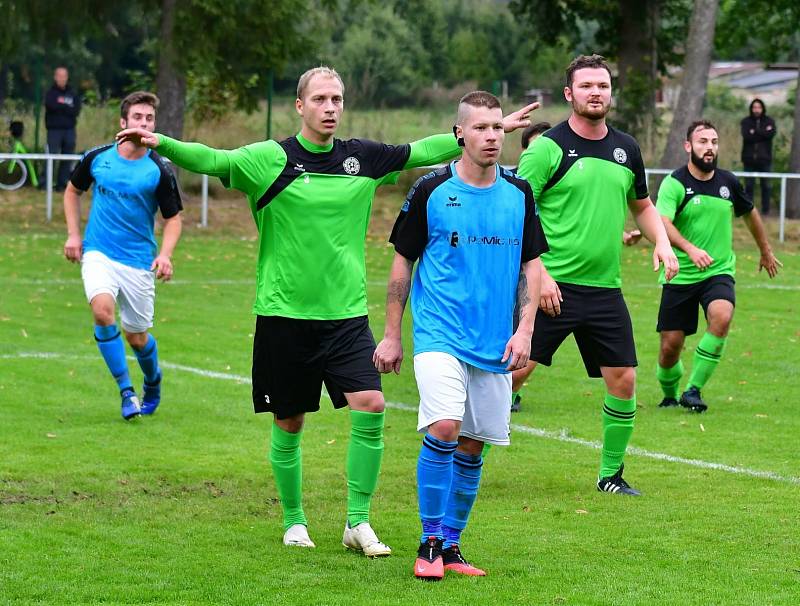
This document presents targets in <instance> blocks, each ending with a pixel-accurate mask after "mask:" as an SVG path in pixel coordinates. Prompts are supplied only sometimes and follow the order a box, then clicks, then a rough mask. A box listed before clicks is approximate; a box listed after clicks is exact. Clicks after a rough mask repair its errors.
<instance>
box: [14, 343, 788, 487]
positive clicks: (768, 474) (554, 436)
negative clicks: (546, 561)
mask: <svg viewBox="0 0 800 606" xmlns="http://www.w3.org/2000/svg"><path fill="white" fill-rule="evenodd" d="M25 358H28V359H38V360H52V359H64V360H94V359H95V357H94V356H79V355H68V354H60V353H54V352H19V353H15V354H2V355H0V359H1V360H17V359H25ZM129 359H130V360H134V359H135V358H134V357H133V356H129ZM161 366H163V367H164V368H168V369H170V370H179V371H182V372H188V373H191V374H195V375H198V376H201V377H206V378H209V379H220V380H223V381H236V382H237V383H247V384H249V383H250V377H246V376H244V375H237V374H233V373H227V372H216V371H213V370H206V369H203V368H195V367H194V366H185V365H183V364H173V363H172V362H163V361H162V362H161ZM323 395H324V396H325V397H326V398H329V396H328V394H327V393H326V392H325V391H324V390H323ZM386 406H387V407H388V408H393V409H395V410H403V411H407V412H417V407H416V406H411V405H410V404H404V403H403V402H386ZM511 429H512V430H514V431H516V432H519V433H524V434H527V435H530V436H536V437H538V438H545V439H547V440H556V441H558V442H564V443H567V444H576V445H578V446H585V447H587V448H593V449H595V450H599V449H601V448H602V447H603V445H602V444H601V443H600V442H594V441H592V440H584V439H582V438H575V437H572V436H570V435H567V433H566V432H565V431H560V432H559V431H549V430H547V429H540V428H538V427H529V426H528V425H520V424H518V423H515V424H513V425H511ZM627 453H628V454H631V455H635V456H639V457H645V458H647V459H655V460H656V461H667V462H669V463H679V464H681V465H688V466H690V467H699V468H701V469H712V470H715V471H724V472H726V473H732V474H736V475H741V476H748V477H751V478H759V479H762V480H774V481H776V482H785V483H787V484H798V485H800V478H798V477H794V476H782V475H780V474H777V473H775V472H772V471H761V470H758V469H750V468H749V467H737V466H735V465H726V464H724V463H714V462H711V461H703V460H700V459H687V458H685V457H676V456H673V455H669V454H665V453H663V452H653V451H650V450H645V449H644V448H638V447H636V446H629V447H628V450H627Z"/></svg>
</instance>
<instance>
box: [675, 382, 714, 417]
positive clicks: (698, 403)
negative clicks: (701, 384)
mask: <svg viewBox="0 0 800 606" xmlns="http://www.w3.org/2000/svg"><path fill="white" fill-rule="evenodd" d="M681 406H683V407H684V408H688V409H689V410H690V411H691V412H705V410H706V409H707V408H708V406H707V405H706V403H705V402H703V398H701V397H700V390H699V389H697V387H695V386H694V385H692V386H691V387H689V388H688V389H687V390H686V391H684V392H683V393H682V394H681Z"/></svg>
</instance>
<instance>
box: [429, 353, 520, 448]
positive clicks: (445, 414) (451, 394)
mask: <svg viewBox="0 0 800 606" xmlns="http://www.w3.org/2000/svg"><path fill="white" fill-rule="evenodd" d="M414 374H415V375H416V378H417V387H418V388H419V417H418V422H417V431H420V432H422V431H425V430H427V428H428V426H430V425H432V424H433V423H435V422H437V421H442V420H445V419H449V420H453V421H461V432H460V433H459V435H462V436H465V437H467V438H472V439H473V440H480V441H482V442H488V443H489V444H496V445H498V446H508V445H509V444H510V443H511V440H510V439H509V436H510V435H511V426H510V425H511V373H503V374H501V373H495V372H488V371H485V370H481V369H480V368H476V367H474V366H472V365H470V364H467V363H465V362H462V361H461V360H459V359H458V358H456V357H455V356H452V355H450V354H448V353H442V352H436V351H432V352H425V353H421V354H417V355H416V356H414Z"/></svg>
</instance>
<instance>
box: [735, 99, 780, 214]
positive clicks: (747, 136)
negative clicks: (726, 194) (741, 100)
mask: <svg viewBox="0 0 800 606" xmlns="http://www.w3.org/2000/svg"><path fill="white" fill-rule="evenodd" d="M775 132H776V130H775V120H773V119H772V118H770V117H769V116H768V115H767V108H766V106H765V105H764V102H763V101H762V100H761V99H753V101H752V102H751V103H750V115H749V116H747V117H746V118H743V119H742V164H744V169H745V170H746V171H750V172H762V173H768V172H769V171H770V170H772V139H773V138H774V137H775ZM760 181H761V214H763V215H768V214H769V196H770V184H769V179H765V178H764V177H761V178H760ZM744 182H745V191H746V192H747V197H748V198H750V199H751V200H752V199H753V192H754V190H755V185H756V178H755V177H747V178H745V180H744Z"/></svg>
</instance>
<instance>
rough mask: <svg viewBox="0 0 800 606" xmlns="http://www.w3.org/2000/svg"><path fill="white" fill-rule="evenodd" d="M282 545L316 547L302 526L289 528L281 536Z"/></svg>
mask: <svg viewBox="0 0 800 606" xmlns="http://www.w3.org/2000/svg"><path fill="white" fill-rule="evenodd" d="M283 544H284V545H286V546H287V547H316V545H314V541H312V540H311V537H309V536H308V528H306V527H305V525H303V524H294V525H292V526H289V528H288V530H287V531H286V532H285V533H284V534H283Z"/></svg>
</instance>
